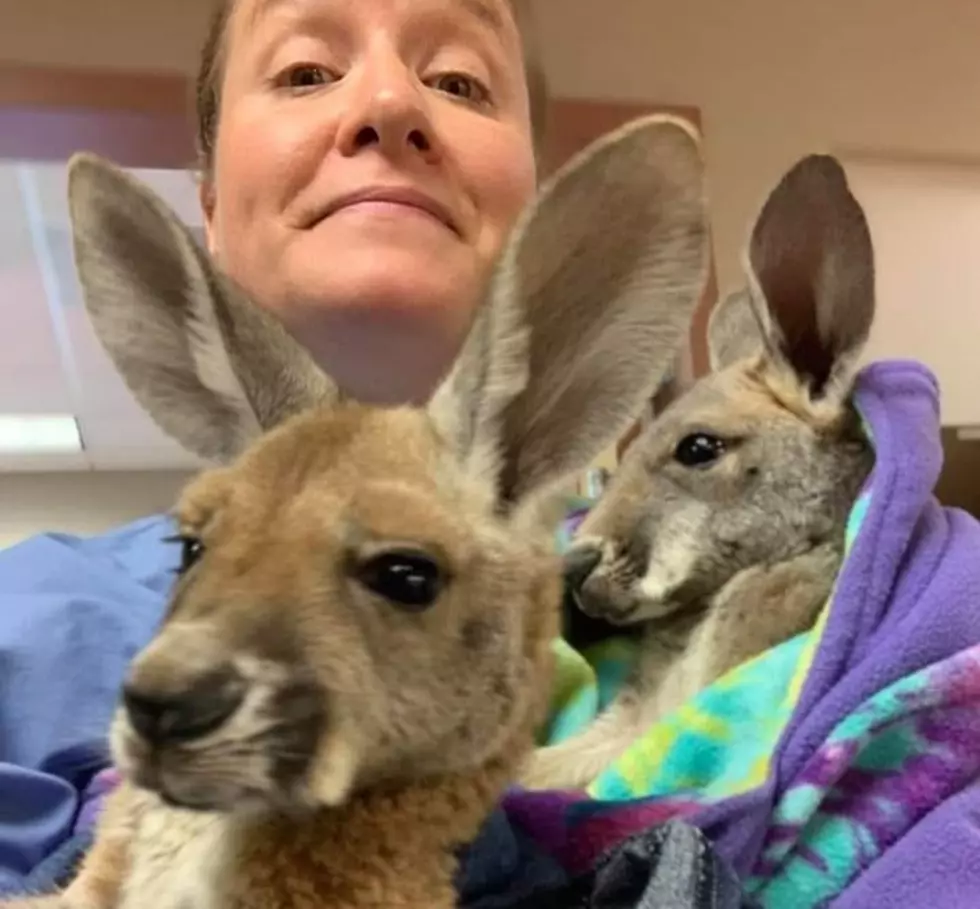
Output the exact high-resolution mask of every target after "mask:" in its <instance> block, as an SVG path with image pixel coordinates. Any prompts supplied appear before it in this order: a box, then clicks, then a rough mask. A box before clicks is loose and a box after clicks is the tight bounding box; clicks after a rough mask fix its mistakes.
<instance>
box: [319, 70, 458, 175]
mask: <svg viewBox="0 0 980 909" xmlns="http://www.w3.org/2000/svg"><path fill="white" fill-rule="evenodd" d="M337 144H338V147H339V150H340V152H341V153H342V154H344V155H347V156H353V155H356V154H357V153H358V152H360V151H363V150H364V149H365V148H370V147H376V148H377V149H378V150H379V151H380V152H381V153H382V154H383V155H385V156H386V157H389V158H399V157H401V156H403V155H405V154H410V155H418V156H419V157H421V158H423V159H424V160H426V161H429V162H433V163H434V162H435V161H436V160H438V158H439V156H440V148H439V141H438V137H437V136H436V134H435V130H434V128H433V125H432V121H431V119H430V117H429V113H428V110H427V108H426V98H425V97H424V95H423V93H422V91H421V90H420V88H419V85H418V83H417V81H416V80H415V77H414V75H413V74H412V73H411V72H410V71H409V70H408V68H407V67H406V66H405V65H404V64H403V63H402V61H401V60H400V59H397V55H394V54H384V53H377V54H375V55H374V56H372V57H371V58H370V59H369V60H367V61H366V62H365V66H364V69H363V70H362V72H361V74H360V78H359V79H358V80H357V82H356V83H355V91H354V94H353V97H351V99H350V104H349V105H348V106H347V109H346V111H345V113H344V118H343V120H342V122H341V126H340V130H339V133H338V137H337Z"/></svg>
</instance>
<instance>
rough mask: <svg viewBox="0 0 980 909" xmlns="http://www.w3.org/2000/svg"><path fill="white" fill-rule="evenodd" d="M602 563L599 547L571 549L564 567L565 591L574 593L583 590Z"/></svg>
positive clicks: (586, 546)
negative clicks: (583, 586)
mask: <svg viewBox="0 0 980 909" xmlns="http://www.w3.org/2000/svg"><path fill="white" fill-rule="evenodd" d="M601 561H602V550H601V549H600V548H599V547H598V546H591V545H582V546H576V547H573V548H572V549H569V550H568V552H567V553H566V554H565V558H564V565H563V570H564V574H565V589H566V590H567V591H571V592H573V593H575V592H578V591H579V590H581V589H582V585H583V584H584V583H585V582H586V580H587V579H588V577H589V575H590V574H592V572H593V571H595V570H596V568H597V567H598V565H599V563H600V562H601Z"/></svg>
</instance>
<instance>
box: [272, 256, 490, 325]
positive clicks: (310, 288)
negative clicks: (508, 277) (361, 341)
mask: <svg viewBox="0 0 980 909" xmlns="http://www.w3.org/2000/svg"><path fill="white" fill-rule="evenodd" d="M310 239H312V238H310ZM289 258H290V259H291V260H292V261H291V262H290V263H289V265H288V267H287V273H288V274H289V276H290V278H291V281H290V284H291V285H292V288H293V291H294V298H295V299H300V300H304V301H305V306H306V307H307V308H309V307H316V308H327V309H340V310H358V311H363V312H364V313H365V314H368V313H372V312H374V313H376V314H377V316H378V317H379V318H390V319H401V318H407V319H408V320H409V321H411V320H412V319H413V313H414V314H418V313H419V311H420V310H421V311H424V310H426V309H431V308H435V309H443V308H447V307H449V308H452V309H456V308H458V307H459V306H460V305H461V304H462V305H463V306H464V308H465V306H466V304H465V303H464V302H463V301H467V300H469V299H470V298H472V297H473V296H474V295H475V290H476V287H475V285H476V283H477V280H478V274H479V269H478V268H477V263H476V255H475V252H474V251H473V250H472V249H470V248H468V247H466V246H464V245H462V244H460V243H458V242H457V243H455V244H449V245H446V246H443V245H440V244H432V243H421V242H419V243H405V242H387V243H386V242H380V243H379V242H371V243H366V242H363V241H358V240H356V239H355V238H349V237H348V238H345V240H344V242H340V243H333V244H330V245H329V247H328V248H324V246H323V245H321V244H319V243H315V242H300V243H297V244H296V245H295V246H294V248H293V249H292V250H291V255H290V257H289Z"/></svg>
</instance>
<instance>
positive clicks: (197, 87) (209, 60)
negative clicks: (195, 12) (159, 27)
mask: <svg viewBox="0 0 980 909" xmlns="http://www.w3.org/2000/svg"><path fill="white" fill-rule="evenodd" d="M508 2H509V3H510V6H511V9H512V10H513V12H514V18H515V19H516V20H517V25H518V28H519V29H520V32H521V38H522V40H523V43H524V67H525V71H526V74H527V87H528V96H529V100H530V104H531V129H532V133H533V137H534V145H535V148H536V149H537V150H538V151H539V153H540V149H541V146H542V145H543V143H544V136H545V132H546V129H547V108H548V83H547V79H546V78H545V73H544V67H543V66H542V65H541V59H540V55H539V52H538V46H537V31H536V29H535V28H534V23H533V21H532V16H531V10H530V0H508ZM234 6H235V0H218V3H217V6H216V7H215V9H214V12H213V13H212V16H211V22H210V24H209V26H208V31H207V36H206V38H205V42H204V47H203V48H202V50H201V57H200V61H199V63H198V70H197V79H196V80H195V83H194V106H195V110H196V115H197V153H198V166H199V167H200V168H201V170H202V171H203V172H204V174H206V175H208V174H210V173H211V168H212V166H213V164H214V147H215V142H216V139H217V133H218V120H219V117H220V114H221V80H222V72H223V68H224V67H223V52H224V44H225V33H226V32H227V30H228V21H229V19H230V18H231V14H232V11H233V9H234Z"/></svg>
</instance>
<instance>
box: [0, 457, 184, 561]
mask: <svg viewBox="0 0 980 909" xmlns="http://www.w3.org/2000/svg"><path fill="white" fill-rule="evenodd" d="M187 476H188V475H187V474H183V473H167V472H131V473H130V472H127V473H124V472H119V473H115V472H104V473H44V474H0V549H2V548H4V547H6V546H10V545H11V544H12V543H16V542H17V541H18V540H21V539H23V538H25V537H28V536H31V535H33V534H35V533H40V532H42V531H48V530H57V531H60V532H65V533H78V534H95V533H101V532H103V531H105V530H108V529H110V528H111V527H115V526H117V525H119V524H123V523H125V522H127V521H132V520H135V519H136V518H139V517H142V516H144V515H148V514H154V513H158V512H161V511H165V510H167V509H168V508H170V507H171V505H173V503H174V501H175V499H176V495H177V492H178V491H179V489H180V487H181V485H182V484H183V483H184V481H185V480H186V478H187Z"/></svg>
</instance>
